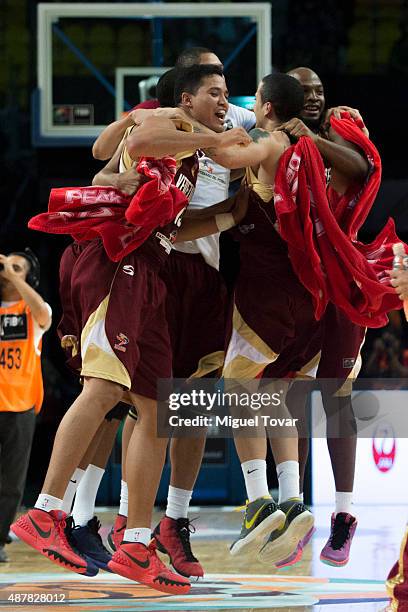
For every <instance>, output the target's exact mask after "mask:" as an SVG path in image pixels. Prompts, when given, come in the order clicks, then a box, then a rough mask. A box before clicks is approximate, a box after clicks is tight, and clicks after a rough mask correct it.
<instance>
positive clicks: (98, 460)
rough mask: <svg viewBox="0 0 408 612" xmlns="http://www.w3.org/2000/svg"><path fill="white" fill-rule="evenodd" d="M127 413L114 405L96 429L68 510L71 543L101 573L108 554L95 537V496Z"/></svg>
mask: <svg viewBox="0 0 408 612" xmlns="http://www.w3.org/2000/svg"><path fill="white" fill-rule="evenodd" d="M127 410H128V406H127V405H126V404H118V406H115V408H114V409H113V410H110V411H109V413H108V414H107V415H106V417H105V420H104V422H103V424H102V426H101V428H100V430H101V431H102V433H101V436H100V437H99V444H98V446H97V447H96V449H94V450H93V453H92V455H91V456H89V455H88V453H87V455H88V456H87V457H86V458H85V459H86V463H88V465H87V466H86V464H85V460H84V459H83V460H82V462H81V466H82V467H83V468H84V469H85V472H84V476H83V478H82V480H81V483H80V484H79V487H78V489H77V492H76V496H75V503H74V506H73V509H72V517H73V520H74V525H75V527H74V529H73V530H72V534H71V538H72V541H73V542H74V544H75V547H76V548H77V549H78V550H79V551H80V552H81V553H82V554H83V555H84V556H85V557H86V558H89V559H90V560H91V561H92V562H93V563H94V564H95V565H96V566H97V567H99V568H101V569H107V564H108V563H109V561H110V560H111V554H110V553H109V552H108V550H107V549H106V548H105V546H104V545H103V542H102V538H101V536H100V535H99V529H100V527H101V524H100V522H99V520H98V517H97V516H95V502H96V495H97V492H98V489H99V486H100V483H101V480H102V477H103V475H104V473H105V467H106V464H107V462H108V460H109V457H110V454H111V452H112V448H113V445H114V443H115V439H116V433H117V430H118V428H119V425H120V423H121V420H122V417H123V415H124V414H125V412H127Z"/></svg>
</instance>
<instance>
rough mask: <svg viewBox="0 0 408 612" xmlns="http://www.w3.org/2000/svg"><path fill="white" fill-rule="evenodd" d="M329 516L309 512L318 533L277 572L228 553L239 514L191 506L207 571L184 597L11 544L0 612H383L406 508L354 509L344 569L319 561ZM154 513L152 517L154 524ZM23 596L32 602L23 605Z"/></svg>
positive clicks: (197, 549) (106, 514)
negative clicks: (64, 564) (81, 571)
mask: <svg viewBox="0 0 408 612" xmlns="http://www.w3.org/2000/svg"><path fill="white" fill-rule="evenodd" d="M330 511H331V509H330V508H324V507H320V508H316V509H315V510H314V512H315V516H316V527H317V531H316V534H315V536H314V538H313V541H312V543H311V544H310V545H309V546H308V547H307V548H306V550H305V552H304V555H303V559H302V561H301V562H300V563H298V564H296V565H295V566H293V567H291V568H288V569H283V570H276V569H275V568H270V567H268V566H267V565H264V564H261V563H259V562H258V561H256V560H254V559H247V558H243V557H231V556H230V554H229V551H228V547H229V544H230V543H231V541H232V540H233V539H234V538H235V537H236V536H237V534H238V533H239V530H240V524H241V519H242V514H241V513H240V512H236V511H234V509H232V508H200V509H194V508H193V509H192V512H191V518H194V517H197V518H196V520H195V521H194V524H195V525H196V529H197V531H196V533H195V534H193V535H192V546H193V551H194V553H195V555H196V556H197V557H198V558H199V559H200V561H201V563H202V565H203V567H204V569H205V572H206V574H205V577H204V579H203V580H200V581H199V582H197V583H194V584H193V587H192V590H191V592H190V594H189V595H188V596H183V597H181V596H180V597H175V596H173V597H170V596H167V595H164V594H160V593H157V592H155V591H152V590H151V589H148V588H145V587H143V586H141V585H138V584H136V583H132V582H131V581H128V580H126V579H124V578H121V577H120V576H116V575H112V574H109V573H106V572H102V571H101V572H100V573H99V574H98V575H97V576H96V577H94V578H84V577H81V576H78V575H77V574H74V573H72V572H68V571H65V570H61V569H59V568H58V566H56V565H54V564H52V563H51V562H50V561H48V560H47V559H45V558H43V557H42V556H41V555H38V554H36V553H34V551H32V550H31V549H29V548H28V547H27V546H26V545H25V544H22V543H20V542H13V543H12V544H11V545H10V546H8V547H7V551H8V555H9V557H10V563H7V564H1V565H0V610H13V611H14V610H15V611H16V612H17V611H18V612H26V611H27V612H28V611H30V612H33V610H36V611H39V610H44V611H47V612H53V611H54V610H58V611H60V612H61V611H65V610H69V611H70V612H79V611H82V610H84V611H101V610H103V611H104V612H110V611H115V612H122V611H123V612H124V611H133V610H144V611H156V610H157V611H159V610H169V611H170V610H171V611H176V610H202V611H205V610H208V611H209V610H211V611H213V610H234V611H240V610H242V611H244V610H286V611H287V612H288V611H289V610H293V611H295V610H296V612H302V611H306V610H310V611H312V610H313V611H316V610H324V611H326V612H338V611H340V610H341V611H345V610H351V611H352V610H358V611H360V612H374V611H378V610H384V608H385V607H386V604H387V601H388V600H387V596H386V593H385V588H384V579H385V576H386V574H387V572H388V569H389V568H390V567H391V565H392V563H393V562H394V560H395V559H396V558H397V555H398V546H399V540H400V537H401V535H402V531H403V527H404V524H405V518H406V509H405V508H401V507H388V508H387V507H381V508H378V507H376V508H359V509H358V512H356V514H357V516H358V518H359V526H358V528H357V532H356V537H355V539H354V542H353V547H352V555H351V559H350V562H349V564H348V565H347V566H346V567H343V568H333V567H330V566H327V565H323V564H322V563H321V562H320V560H319V554H320V550H321V548H322V546H323V545H324V543H325V541H326V539H327V535H328V524H329V517H330ZM98 516H99V518H100V520H101V522H102V525H103V527H102V536H103V537H104V538H105V537H106V535H107V533H108V531H109V528H110V525H111V524H112V521H113V518H114V513H113V512H112V511H109V510H106V509H101V510H100V511H99V512H98ZM160 516H161V515H160V514H159V513H155V517H154V520H155V521H157V520H158V519H159V518H160ZM164 560H165V561H167V559H166V558H164ZM19 594H20V599H19V598H18V595H19ZM15 595H17V598H16V597H15ZM29 596H30V597H31V600H34V601H32V602H29ZM41 598H42V601H41ZM47 600H48V601H47Z"/></svg>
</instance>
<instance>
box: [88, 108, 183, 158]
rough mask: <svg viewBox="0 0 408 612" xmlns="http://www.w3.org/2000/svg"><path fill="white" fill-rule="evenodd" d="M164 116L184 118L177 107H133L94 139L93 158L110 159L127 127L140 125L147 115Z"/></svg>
mask: <svg viewBox="0 0 408 612" xmlns="http://www.w3.org/2000/svg"><path fill="white" fill-rule="evenodd" d="M155 116H157V117H165V118H167V119H182V118H184V116H183V113H182V111H181V109H179V108H167V107H166V108H135V109H134V110H133V111H131V112H130V113H128V114H127V115H126V116H125V117H122V119H119V120H118V121H114V122H113V123H111V124H110V125H108V126H107V127H106V128H105V129H104V130H103V131H102V132H101V133H100V134H99V136H98V138H97V139H96V140H95V142H94V144H93V147H92V155H93V156H94V158H95V159H100V160H102V161H105V160H106V159H110V158H111V157H112V155H113V154H114V153H115V151H116V148H117V147H118V145H119V144H120V141H121V140H122V138H123V136H124V134H125V132H126V130H127V128H129V127H132V126H133V125H137V126H140V125H141V124H142V123H143V121H145V119H147V118H148V117H155Z"/></svg>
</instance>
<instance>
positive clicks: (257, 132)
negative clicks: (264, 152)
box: [248, 127, 274, 142]
mask: <svg viewBox="0 0 408 612" xmlns="http://www.w3.org/2000/svg"><path fill="white" fill-rule="evenodd" d="M248 135H249V136H250V137H251V138H252V140H253V141H254V142H260V141H266V139H268V141H269V142H272V141H273V140H274V134H273V132H268V130H264V129H263V128H260V127H254V128H252V129H251V130H250V131H249V132H248Z"/></svg>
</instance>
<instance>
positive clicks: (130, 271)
mask: <svg viewBox="0 0 408 612" xmlns="http://www.w3.org/2000/svg"><path fill="white" fill-rule="evenodd" d="M122 270H123V272H124V273H125V274H129V276H134V275H135V268H134V266H128V265H126V266H123V268H122Z"/></svg>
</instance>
